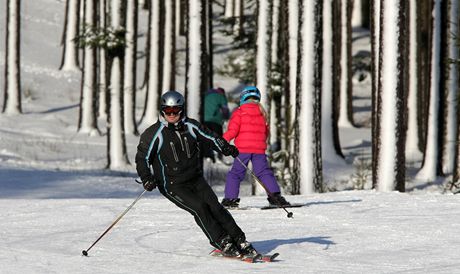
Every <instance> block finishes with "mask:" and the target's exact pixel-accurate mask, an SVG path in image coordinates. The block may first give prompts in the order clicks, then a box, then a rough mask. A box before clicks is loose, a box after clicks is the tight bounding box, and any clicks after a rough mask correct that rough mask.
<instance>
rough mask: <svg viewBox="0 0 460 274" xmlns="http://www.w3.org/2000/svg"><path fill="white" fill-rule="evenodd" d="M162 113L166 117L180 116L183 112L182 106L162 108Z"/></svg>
mask: <svg viewBox="0 0 460 274" xmlns="http://www.w3.org/2000/svg"><path fill="white" fill-rule="evenodd" d="M161 111H162V112H163V113H164V114H165V115H178V114H180V113H181V112H182V107H181V106H164V107H162V108H161Z"/></svg>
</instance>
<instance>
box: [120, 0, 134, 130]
mask: <svg viewBox="0 0 460 274" xmlns="http://www.w3.org/2000/svg"><path fill="white" fill-rule="evenodd" d="M137 17H138V3H137V0H130V1H127V2H126V33H125V39H126V48H125V58H124V66H125V67H124V81H123V84H124V92H123V104H124V106H123V109H124V116H123V117H124V126H125V133H127V134H128V133H129V134H134V135H137V134H138V132H137V125H136V115H135V113H136V112H135V109H136V108H135V105H136V91H137V85H136V75H137V69H136V57H137V56H136V55H137Z"/></svg>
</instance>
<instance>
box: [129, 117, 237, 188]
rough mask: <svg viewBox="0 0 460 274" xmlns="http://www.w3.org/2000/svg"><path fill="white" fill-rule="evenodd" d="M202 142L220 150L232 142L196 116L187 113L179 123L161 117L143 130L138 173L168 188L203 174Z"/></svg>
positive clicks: (137, 154) (137, 167) (139, 149)
mask: <svg viewBox="0 0 460 274" xmlns="http://www.w3.org/2000/svg"><path fill="white" fill-rule="evenodd" d="M200 142H205V143H208V144H210V145H211V146H212V147H213V149H214V150H218V151H220V152H222V148H223V147H225V146H228V145H229V144H228V142H227V141H226V140H225V139H223V138H222V137H220V136H218V135H217V134H216V133H214V132H213V131H211V130H209V129H208V128H206V127H205V126H203V125H201V124H200V123H199V122H198V121H196V120H194V119H191V118H188V117H185V118H183V119H182V120H181V121H179V122H178V123H176V124H170V123H168V122H166V121H165V120H164V119H161V120H158V121H157V122H156V123H155V124H153V125H152V126H150V127H149V128H147V129H146V130H145V131H144V132H143V133H142V134H141V137H140V141H139V145H138V146H137V153H136V170H137V174H138V175H139V177H140V178H141V180H142V181H143V182H144V181H146V180H152V179H155V180H156V181H157V183H159V184H161V185H162V186H164V187H165V188H166V186H167V185H169V184H176V183H179V184H180V183H183V182H186V181H189V180H191V179H193V178H196V177H198V176H202V166H201V164H202V163H201V157H200V156H201V153H200ZM150 166H152V168H153V174H152V172H151V169H150Z"/></svg>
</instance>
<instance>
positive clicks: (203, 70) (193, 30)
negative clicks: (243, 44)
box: [186, 0, 209, 121]
mask: <svg viewBox="0 0 460 274" xmlns="http://www.w3.org/2000/svg"><path fill="white" fill-rule="evenodd" d="M205 5H206V0H193V1H190V6H189V25H188V28H187V29H188V32H187V39H188V56H189V63H188V69H187V74H188V75H187V77H188V80H187V88H186V90H187V91H186V98H187V116H189V117H191V118H193V119H197V120H199V121H201V120H202V115H203V111H202V108H203V104H202V103H201V101H202V98H203V94H204V92H205V91H206V90H207V89H208V88H209V78H207V77H209V75H207V72H208V67H207V65H208V64H207V62H206V61H207V56H206V35H207V33H206V22H207V20H206V16H205V15H206V14H205V8H206V7H205Z"/></svg>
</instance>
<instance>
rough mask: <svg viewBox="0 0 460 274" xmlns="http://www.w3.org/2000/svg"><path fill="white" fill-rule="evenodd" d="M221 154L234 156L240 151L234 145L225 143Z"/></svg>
mask: <svg viewBox="0 0 460 274" xmlns="http://www.w3.org/2000/svg"><path fill="white" fill-rule="evenodd" d="M222 154H224V155H225V156H232V157H233V158H236V157H237V156H238V155H240V152H239V151H238V149H237V148H236V146H234V145H230V144H228V145H226V146H224V147H223V148H222Z"/></svg>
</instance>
